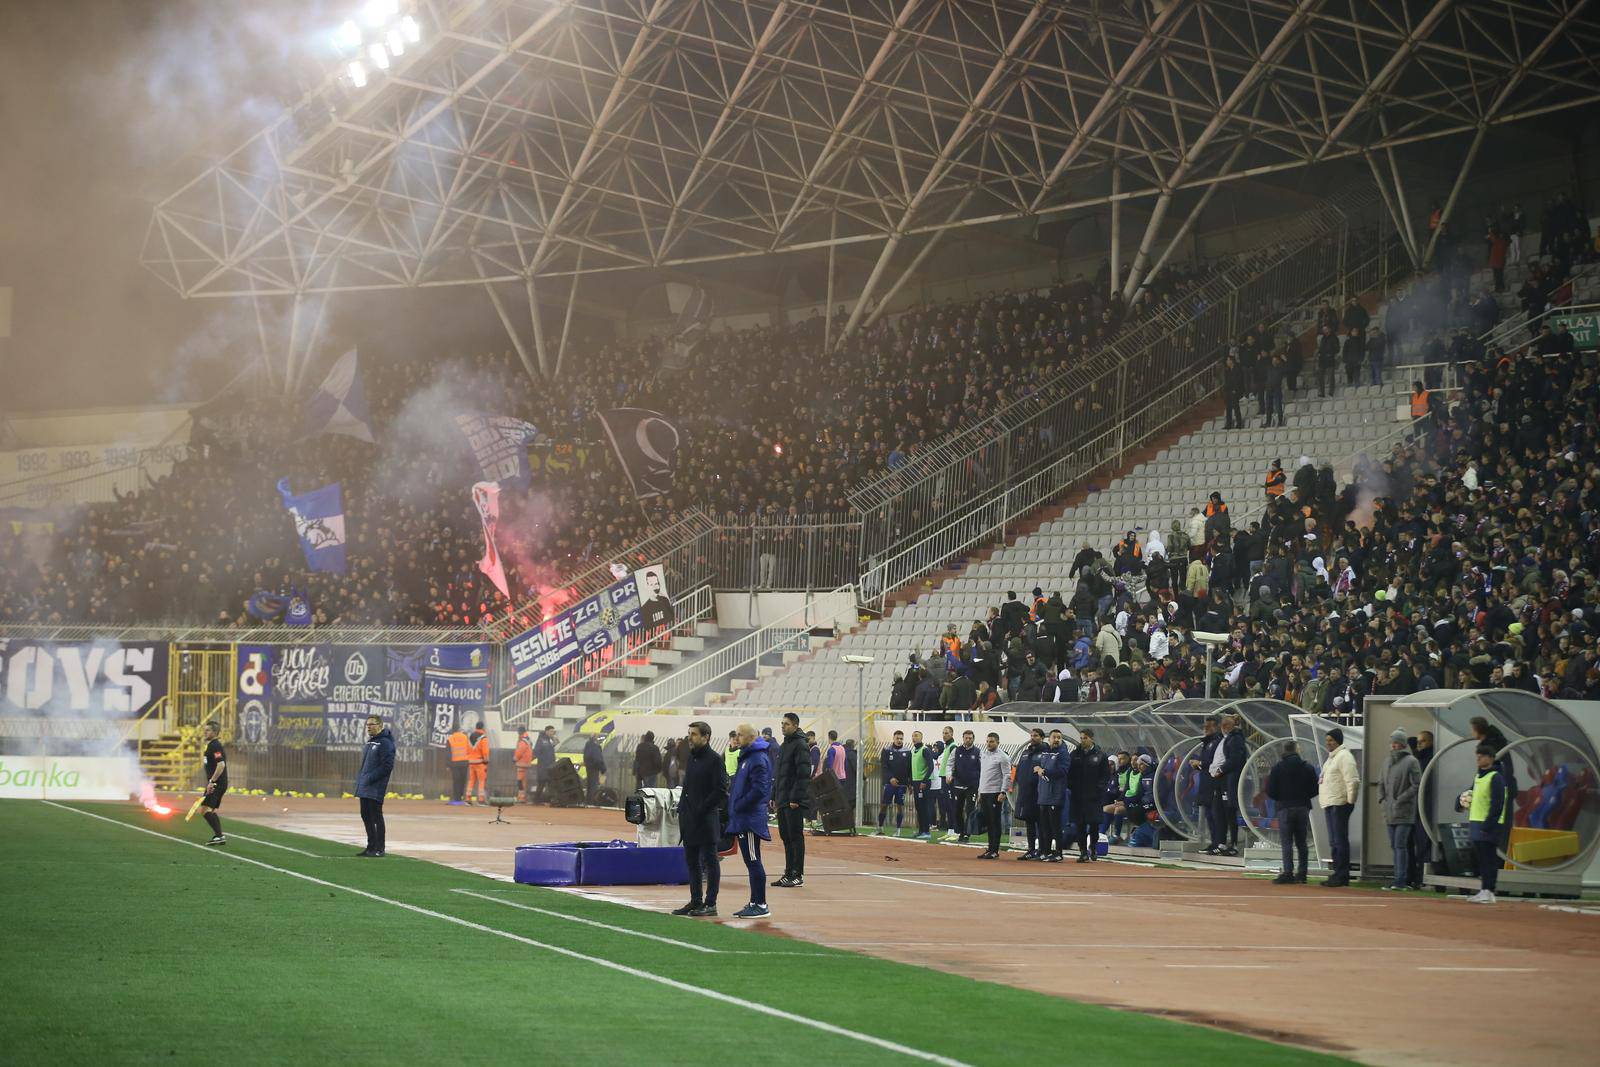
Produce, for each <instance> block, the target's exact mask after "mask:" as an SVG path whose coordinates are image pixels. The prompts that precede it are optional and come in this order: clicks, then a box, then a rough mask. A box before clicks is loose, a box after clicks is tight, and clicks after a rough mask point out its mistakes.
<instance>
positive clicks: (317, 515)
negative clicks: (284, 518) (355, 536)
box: [278, 478, 345, 574]
mask: <svg viewBox="0 0 1600 1067" xmlns="http://www.w3.org/2000/svg"><path fill="white" fill-rule="evenodd" d="M278 492H279V493H280V494H281V495H282V496H283V506H284V507H285V508H286V509H287V510H288V512H289V517H290V518H292V519H294V532H295V535H296V536H297V537H299V538H300V550H301V551H302V552H304V553H305V555H306V566H307V567H310V568H311V569H312V570H314V571H332V572H333V573H335V574H343V573H344V569H345V560H344V497H343V495H342V494H341V493H340V492H339V483H338V482H334V483H333V484H332V485H325V486H323V487H322V488H320V489H313V490H311V491H310V492H309V493H301V494H300V495H298V496H296V495H295V494H294V493H293V492H291V491H290V489H289V479H287V478H281V479H279V480H278Z"/></svg>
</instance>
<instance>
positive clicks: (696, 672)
mask: <svg viewBox="0 0 1600 1067" xmlns="http://www.w3.org/2000/svg"><path fill="white" fill-rule="evenodd" d="M854 592H855V586H853V585H844V586H840V587H839V588H837V589H834V590H831V592H830V594H829V596H828V602H829V603H832V602H833V600H834V596H835V595H837V594H841V593H854ZM817 610H818V607H817V600H816V598H813V597H809V596H808V597H807V598H806V600H805V603H804V604H802V605H801V606H800V607H799V608H796V609H795V610H794V611H791V612H788V613H787V614H785V615H781V616H779V617H778V618H777V619H774V620H773V621H772V622H770V623H768V624H767V625H765V626H763V627H761V628H760V629H759V630H752V631H751V632H750V633H747V634H745V635H744V636H743V637H741V638H739V639H738V640H737V641H734V642H732V643H731V644H727V645H724V646H723V647H722V648H719V649H717V650H716V651H715V652H713V653H711V655H709V656H703V657H701V658H700V659H697V660H695V661H694V662H693V663H690V664H688V665H687V666H684V667H682V668H680V669H678V670H676V671H673V672H672V673H671V674H670V675H668V676H667V677H665V678H663V679H662V680H661V681H659V682H656V683H655V684H654V685H647V686H645V687H644V688H643V689H641V690H639V691H638V692H636V693H631V694H629V695H628V697H627V698H626V699H625V700H622V701H621V702H620V706H621V707H625V708H667V707H676V706H677V705H680V704H684V703H690V704H692V703H696V702H697V701H696V699H694V698H697V697H698V696H699V695H700V693H701V692H703V691H704V690H705V689H707V688H708V687H710V686H712V685H714V684H716V683H717V682H720V681H723V680H726V679H732V678H735V677H744V676H753V675H755V674H756V673H757V672H756V668H757V667H758V666H759V665H760V664H761V661H762V658H763V657H765V656H769V655H771V654H773V653H775V652H781V651H784V650H785V649H792V648H799V647H800V646H799V645H798V641H799V640H800V638H802V637H803V636H804V635H806V634H808V633H809V632H810V630H811V627H812V625H813V622H812V620H813V618H814V616H815V613H816V612H817ZM823 610H830V609H827V608H824V609H823ZM746 672H748V675H747V673H746Z"/></svg>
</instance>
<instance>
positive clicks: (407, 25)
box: [400, 15, 422, 44]
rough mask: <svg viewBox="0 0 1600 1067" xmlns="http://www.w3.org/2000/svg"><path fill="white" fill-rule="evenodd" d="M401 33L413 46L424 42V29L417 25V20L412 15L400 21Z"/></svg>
mask: <svg viewBox="0 0 1600 1067" xmlns="http://www.w3.org/2000/svg"><path fill="white" fill-rule="evenodd" d="M400 32H401V33H403V34H405V38H406V40H408V41H410V42H411V43H412V44H416V43H417V42H418V41H420V40H422V27H421V26H419V25H417V20H416V19H414V18H412V17H411V16H410V15H407V16H406V17H405V18H403V19H401V20H400Z"/></svg>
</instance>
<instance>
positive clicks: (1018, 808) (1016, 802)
mask: <svg viewBox="0 0 1600 1067" xmlns="http://www.w3.org/2000/svg"><path fill="white" fill-rule="evenodd" d="M1043 751H1044V731H1043V730H1041V729H1039V728H1038V727H1037V726H1035V727H1034V728H1033V729H1032V730H1030V731H1029V733H1028V743H1027V744H1026V745H1024V746H1022V750H1021V751H1020V752H1018V753H1017V773H1016V777H1015V779H1014V782H1013V788H1014V789H1015V794H1014V795H1013V797H1012V801H1013V802H1012V805H1011V810H1012V811H1013V812H1014V813H1015V818H1018V819H1021V820H1022V823H1023V825H1024V826H1026V827H1027V830H1028V850H1027V851H1026V852H1024V853H1023V854H1022V855H1020V856H1018V857H1017V859H1019V860H1037V859H1043V858H1044V857H1043V855H1042V854H1041V853H1040V852H1039V783H1038V776H1037V775H1035V774H1034V773H1033V769H1034V767H1036V766H1038V763H1039V753H1041V752H1043Z"/></svg>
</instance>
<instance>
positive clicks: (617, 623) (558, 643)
mask: <svg viewBox="0 0 1600 1067" xmlns="http://www.w3.org/2000/svg"><path fill="white" fill-rule="evenodd" d="M640 573H643V572H640ZM642 606H643V605H642V604H641V602H640V598H639V581H638V579H637V578H636V577H635V576H634V575H629V576H628V577H626V578H623V579H622V580H621V581H619V582H616V583H615V584H613V585H611V586H609V587H608V588H606V589H603V590H601V591H600V592H598V593H596V594H595V595H594V596H592V597H589V598H588V599H587V600H582V601H579V602H578V603H577V604H574V605H573V606H572V607H570V608H568V609H567V610H566V611H563V612H561V613H560V614H559V615H553V616H551V617H550V618H548V619H546V620H545V621H544V622H542V623H540V624H539V625H538V627H537V628H535V629H532V630H529V631H527V632H526V633H522V634H518V635H517V636H516V637H514V638H512V639H511V640H510V641H509V642H507V643H506V652H507V654H508V655H509V656H510V657H511V672H512V674H513V675H514V676H515V677H516V682H517V684H518V685H527V684H529V683H530V682H536V681H538V680H539V679H540V678H543V677H544V676H545V675H547V674H550V673H552V672H554V671H558V670H560V669H561V668H562V667H564V666H566V665H567V664H568V663H571V662H572V661H573V660H575V659H577V658H578V657H579V656H586V655H592V654H594V653H596V652H599V651H600V650H601V649H603V648H606V647H607V646H609V645H614V644H619V643H620V642H621V641H622V639H623V638H624V637H626V636H627V635H629V634H631V633H634V632H636V631H638V630H643V629H646V624H645V619H644V614H643V612H642V611H641V610H640V609H641V607H642Z"/></svg>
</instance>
